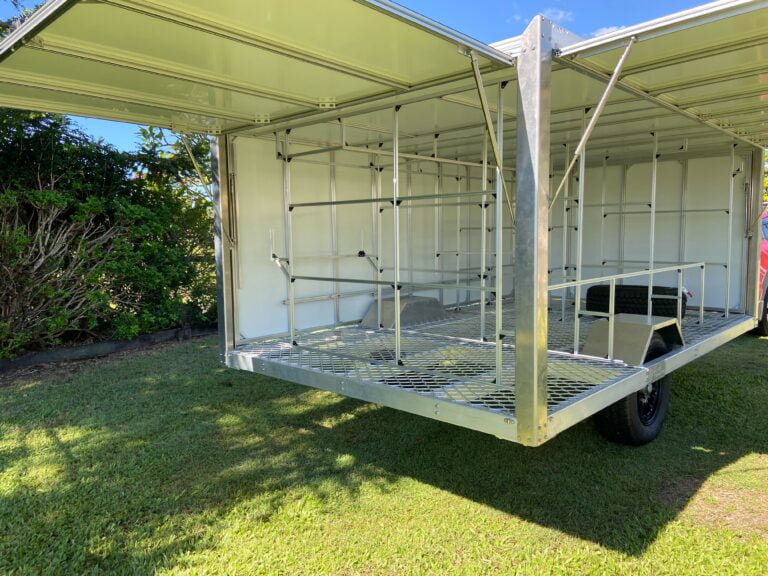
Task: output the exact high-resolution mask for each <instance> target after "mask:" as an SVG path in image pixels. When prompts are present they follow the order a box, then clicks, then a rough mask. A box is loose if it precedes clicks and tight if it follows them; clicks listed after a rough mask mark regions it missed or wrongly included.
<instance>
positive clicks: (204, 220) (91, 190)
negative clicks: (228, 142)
mask: <svg viewBox="0 0 768 576" xmlns="http://www.w3.org/2000/svg"><path fill="white" fill-rule="evenodd" d="M142 136H143V146H142V148H141V149H140V150H139V151H138V152H137V153H132V154H128V153H123V152H119V151H117V150H116V149H114V148H113V147H111V146H109V145H106V144H104V143H103V142H100V141H95V140H93V139H92V138H90V137H89V136H87V135H86V134H84V133H82V132H81V131H79V130H78V129H77V128H76V127H75V126H74V125H73V124H72V123H71V122H70V121H69V120H68V119H66V118H64V117H61V116H57V115H50V114H38V113H31V112H22V111H14V110H0V356H2V357H9V356H11V355H13V354H16V353H18V352H19V351H20V350H22V349H34V348H40V347H44V346H49V345H52V344H57V343H59V342H62V341H69V340H77V339H82V338H85V337H119V338H130V337H133V336H135V335H137V334H139V333H142V332H148V331H153V330H159V329H163V328H169V327H175V326H179V325H180V324H189V323H203V322H209V321H211V319H213V318H214V317H215V275H214V268H213V249H212V237H213V234H212V210H211V202H210V199H209V198H208V197H206V195H205V193H203V192H201V191H202V190H204V188H205V186H204V184H205V182H204V181H203V180H201V178H200V176H199V175H198V171H197V170H196V169H195V166H194V163H193V162H192V161H191V160H190V159H189V156H188V155H187V154H186V150H185V149H182V148H181V146H182V144H181V143H180V142H179V141H178V140H176V139H174V138H170V137H168V136H167V135H166V134H165V133H164V132H162V131H159V130H154V129H146V130H145V131H144V132H143V134H142ZM191 146H192V147H194V150H195V152H196V153H197V154H198V155H199V157H200V158H201V159H202V158H207V152H208V148H207V146H208V142H207V140H206V139H205V138H203V137H199V138H194V139H193V140H192V143H191ZM182 152H183V154H182ZM206 162H207V160H202V166H201V171H202V172H203V178H205V172H204V171H205V170H206V169H207V168H208V166H207V164H206Z"/></svg>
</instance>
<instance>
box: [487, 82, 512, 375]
mask: <svg viewBox="0 0 768 576" xmlns="http://www.w3.org/2000/svg"><path fill="white" fill-rule="evenodd" d="M491 143H492V144H493V139H491ZM494 150H495V151H497V152H498V155H497V157H496V384H497V385H499V386H501V385H502V384H503V383H504V336H505V335H504V332H503V331H504V319H503V306H504V258H503V256H504V244H503V242H504V209H503V208H504V201H503V194H504V166H503V165H502V164H501V161H502V160H503V158H504V86H503V85H501V84H499V100H498V103H497V105H496V146H495V147H494ZM510 210H511V206H510Z"/></svg>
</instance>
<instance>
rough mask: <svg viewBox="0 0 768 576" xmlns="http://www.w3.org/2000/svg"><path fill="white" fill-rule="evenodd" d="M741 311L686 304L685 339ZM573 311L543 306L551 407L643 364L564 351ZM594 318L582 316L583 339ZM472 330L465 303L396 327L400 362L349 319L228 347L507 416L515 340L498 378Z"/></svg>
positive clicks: (507, 318)
mask: <svg viewBox="0 0 768 576" xmlns="http://www.w3.org/2000/svg"><path fill="white" fill-rule="evenodd" d="M744 318H745V317H744V316H742V315H731V317H730V318H724V317H723V315H722V313H718V312H708V313H707V314H706V315H705V319H704V323H702V324H699V322H698V313H696V314H694V313H693V312H689V315H688V316H687V317H686V318H685V319H684V321H683V332H684V337H685V340H686V344H689V345H690V344H696V343H697V342H700V341H702V340H704V339H706V338H708V337H710V336H712V335H714V334H716V333H718V332H720V331H722V330H724V329H726V328H728V327H729V326H732V325H735V324H738V323H739V322H742V321H743V320H744ZM573 319H574V317H573V308H572V307H571V308H569V309H567V310H566V314H565V316H563V315H562V314H561V310H560V309H559V307H558V309H557V310H553V311H551V312H550V317H549V347H550V351H549V352H548V367H547V388H548V390H547V392H548V398H547V404H548V410H549V413H550V415H551V414H554V413H555V412H557V411H559V410H562V409H564V408H566V407H568V406H570V405H571V404H573V403H574V402H576V401H579V400H581V399H583V398H585V397H587V396H589V395H591V394H594V393H596V392H598V391H600V390H602V389H604V388H606V387H609V386H611V385H613V384H617V383H619V382H622V381H624V380H627V379H629V378H631V377H633V376H637V375H638V374H639V373H644V372H645V369H644V368H639V367H633V366H627V365H625V364H623V363H622V362H609V361H608V360H602V359H596V358H589V357H584V356H575V355H573V354H569V353H568V352H569V351H571V350H572V347H573V334H574V322H573ZM514 320H515V316H514V303H513V302H505V305H504V309H503V326H504V333H505V334H507V335H509V336H508V337H507V338H508V341H510V342H514V340H513V335H514ZM594 320H595V318H590V317H584V318H582V322H581V331H580V333H581V341H582V344H583V342H584V339H585V337H586V334H587V333H588V331H589V325H590V324H591V323H592V322H593V321H594ZM495 321H496V318H495V315H494V314H493V313H492V312H488V314H487V317H486V327H487V330H488V334H486V336H487V337H489V338H492V335H493V332H494V331H495ZM479 335H480V318H479V307H477V306H471V307H468V308H465V309H463V310H459V311H454V312H451V313H450V317H449V318H448V319H447V320H443V321H440V322H435V323H431V324H422V325H419V326H416V327H410V328H409V329H407V330H403V331H402V333H401V359H402V365H398V364H396V363H395V362H394V359H395V335H394V331H392V330H370V329H365V328H360V327H359V326H356V325H355V326H345V327H338V328H333V329H324V330H315V331H309V332H300V333H298V334H297V341H298V346H293V345H292V344H291V343H290V342H289V340H288V338H286V337H281V338H269V339H262V340H258V341H254V342H250V343H248V344H245V345H242V346H239V347H238V348H237V350H236V351H235V352H234V353H235V354H238V355H243V356H246V357H250V358H253V359H258V360H259V362H258V363H257V365H273V364H274V365H276V366H275V367H276V368H279V374H280V377H281V378H285V379H286V380H291V381H294V382H298V383H301V384H305V385H309V386H312V385H313V378H314V376H313V375H315V374H323V375H325V376H326V377H331V378H337V379H338V382H339V383H343V382H349V381H350V379H351V380H354V381H355V382H356V383H358V384H363V385H368V384H370V385H373V386H377V387H378V388H379V389H381V387H384V390H385V391H386V395H387V397H393V396H390V395H397V396H398V400H399V402H398V404H399V405H402V400H403V399H404V398H405V399H406V400H407V395H413V394H416V395H420V396H427V397H429V398H430V399H433V400H434V401H435V402H436V403H441V402H447V403H453V404H460V405H462V406H464V407H465V408H471V409H477V410H481V411H485V412H487V413H489V415H490V413H493V414H495V415H497V416H503V417H505V418H506V417H511V418H514V415H515V349H514V346H512V345H509V344H505V345H504V347H503V349H502V364H503V376H502V381H501V382H497V380H496V370H495V366H496V345H495V343H494V342H483V341H481V340H479ZM264 363H266V364H264ZM255 370H256V371H259V370H258V369H256V368H255ZM265 371H266V369H265ZM339 389H340V390H342V389H343V387H340V388H339ZM403 395H405V396H403ZM384 403H386V402H384ZM394 403H395V402H394V401H393V404H394ZM470 427H472V426H470Z"/></svg>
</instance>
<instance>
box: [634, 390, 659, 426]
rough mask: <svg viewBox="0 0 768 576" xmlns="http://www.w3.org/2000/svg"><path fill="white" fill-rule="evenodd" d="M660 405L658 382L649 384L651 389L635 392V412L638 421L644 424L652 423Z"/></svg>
mask: <svg viewBox="0 0 768 576" xmlns="http://www.w3.org/2000/svg"><path fill="white" fill-rule="evenodd" d="M660 405H661V386H660V385H659V383H658V382H654V383H653V384H651V390H650V391H646V390H643V391H641V392H638V393H637V413H638V416H639V417H640V422H642V423H643V424H644V425H645V426H650V425H651V424H653V422H654V420H656V418H657V417H658V415H659V406H660Z"/></svg>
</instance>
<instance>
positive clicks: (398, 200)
mask: <svg viewBox="0 0 768 576" xmlns="http://www.w3.org/2000/svg"><path fill="white" fill-rule="evenodd" d="M486 194H493V195H494V198H495V194H496V193H495V192H489V191H487V190H484V191H482V192H457V193H455V194H419V195H417V196H405V197H397V198H395V197H394V196H392V197H391V198H377V199H375V200H373V199H371V198H355V199H353V200H339V201H334V202H299V203H296V204H291V205H290V209H291V210H293V209H294V208H313V207H317V206H331V205H334V206H348V205H350V204H371V203H374V204H377V203H382V202H388V203H389V204H392V205H393V206H394V205H396V204H397V205H399V204H401V203H403V202H415V201H418V200H435V199H442V198H466V197H471V196H485V195H486Z"/></svg>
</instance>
